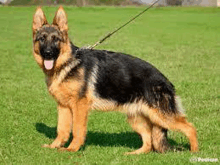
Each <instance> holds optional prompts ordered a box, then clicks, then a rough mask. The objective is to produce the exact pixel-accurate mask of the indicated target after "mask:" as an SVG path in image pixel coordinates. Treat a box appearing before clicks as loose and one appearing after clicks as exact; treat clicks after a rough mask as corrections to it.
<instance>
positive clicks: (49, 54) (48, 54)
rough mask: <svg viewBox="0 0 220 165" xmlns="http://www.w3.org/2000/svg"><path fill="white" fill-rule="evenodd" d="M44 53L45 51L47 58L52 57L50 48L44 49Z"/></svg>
mask: <svg viewBox="0 0 220 165" xmlns="http://www.w3.org/2000/svg"><path fill="white" fill-rule="evenodd" d="M44 53H45V56H46V57H47V58H51V57H52V50H51V49H48V48H47V49H46V50H45V51H44Z"/></svg>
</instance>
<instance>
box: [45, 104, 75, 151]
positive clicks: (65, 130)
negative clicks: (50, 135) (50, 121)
mask: <svg viewBox="0 0 220 165" xmlns="http://www.w3.org/2000/svg"><path fill="white" fill-rule="evenodd" d="M57 109H58V126H57V137H56V139H55V140H54V141H53V143H52V144H50V145H47V144H45V145H43V147H49V148H60V147H62V146H63V145H64V144H65V143H66V142H67V141H68V139H69V135H70V131H71V127H72V112H71V111H70V109H69V108H66V107H63V106H61V105H58V108H57Z"/></svg>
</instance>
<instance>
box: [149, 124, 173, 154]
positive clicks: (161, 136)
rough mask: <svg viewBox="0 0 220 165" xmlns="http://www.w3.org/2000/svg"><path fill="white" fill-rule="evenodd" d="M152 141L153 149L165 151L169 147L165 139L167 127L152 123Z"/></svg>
mask: <svg viewBox="0 0 220 165" xmlns="http://www.w3.org/2000/svg"><path fill="white" fill-rule="evenodd" d="M152 143H153V148H154V150H156V151H158V152H161V153H163V152H165V151H166V150H168V149H169V148H170V146H169V143H168V141H167V129H164V128H162V127H160V126H157V125H153V128H152Z"/></svg>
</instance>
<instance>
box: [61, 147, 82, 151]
mask: <svg viewBox="0 0 220 165" xmlns="http://www.w3.org/2000/svg"><path fill="white" fill-rule="evenodd" d="M78 150H79V149H78ZM78 150H77V149H74V148H69V147H68V148H64V147H61V148H59V149H58V151H61V152H65V151H68V152H76V151H78Z"/></svg>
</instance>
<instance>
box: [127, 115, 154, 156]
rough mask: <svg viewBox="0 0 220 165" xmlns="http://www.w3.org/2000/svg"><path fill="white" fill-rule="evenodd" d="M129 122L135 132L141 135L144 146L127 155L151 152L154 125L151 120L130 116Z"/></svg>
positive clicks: (140, 116)
mask: <svg viewBox="0 0 220 165" xmlns="http://www.w3.org/2000/svg"><path fill="white" fill-rule="evenodd" d="M128 122H129V124H130V125H131V126H132V128H133V130H134V131H136V132H137V133H138V134H140V135H141V138H142V141H143V145H142V147H141V148H140V149H138V150H135V151H133V152H128V153H125V154H126V155H129V154H141V153H148V152H150V151H151V150H152V142H151V140H152V139H151V131H152V124H151V122H150V120H149V119H148V118H146V117H144V116H142V115H139V114H135V115H134V116H131V115H128Z"/></svg>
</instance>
